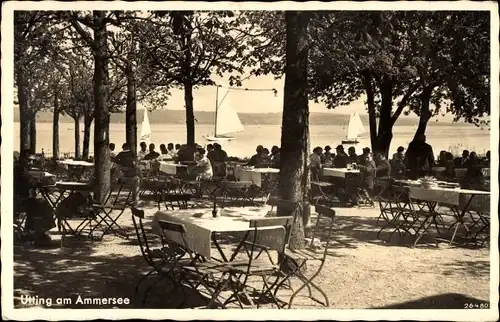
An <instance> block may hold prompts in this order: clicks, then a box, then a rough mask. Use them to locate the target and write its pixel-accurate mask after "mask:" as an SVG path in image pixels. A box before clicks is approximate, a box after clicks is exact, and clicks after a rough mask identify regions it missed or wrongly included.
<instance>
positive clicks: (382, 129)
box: [373, 76, 393, 158]
mask: <svg viewBox="0 0 500 322" xmlns="http://www.w3.org/2000/svg"><path fill="white" fill-rule="evenodd" d="M392 85H393V84H392V80H391V79H390V77H389V76H384V79H383V81H382V84H381V86H380V92H381V96H382V102H381V106H380V118H379V123H378V133H377V139H376V141H375V144H374V145H373V152H375V153H381V154H383V155H384V156H385V157H386V158H387V157H388V154H389V148H390V146H391V141H392V126H393V120H392V88H393V86H392Z"/></svg>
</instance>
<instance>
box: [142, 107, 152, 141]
mask: <svg viewBox="0 0 500 322" xmlns="http://www.w3.org/2000/svg"><path fill="white" fill-rule="evenodd" d="M150 138H151V126H150V125H149V116H148V110H147V109H144V116H143V118H142V127H141V141H145V142H146V143H149V141H150Z"/></svg>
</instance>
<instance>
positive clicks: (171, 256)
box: [131, 207, 185, 307]
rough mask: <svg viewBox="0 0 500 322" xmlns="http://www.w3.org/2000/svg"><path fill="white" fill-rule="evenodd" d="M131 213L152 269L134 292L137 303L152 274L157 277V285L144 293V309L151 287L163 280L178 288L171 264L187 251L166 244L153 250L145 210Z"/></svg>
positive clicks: (143, 253)
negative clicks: (146, 224)
mask: <svg viewBox="0 0 500 322" xmlns="http://www.w3.org/2000/svg"><path fill="white" fill-rule="evenodd" d="M131 211H132V222H133V223H134V229H135V233H136V236H137V241H138V242H139V247H140V250H141V254H142V256H143V258H144V260H145V261H146V263H147V264H148V266H149V267H150V268H151V269H150V270H149V272H148V273H147V274H145V275H144V276H143V277H141V279H140V280H139V281H138V282H137V284H136V287H135V292H134V298H135V301H136V302H139V296H138V294H139V289H140V286H141V285H142V284H143V283H144V282H145V280H146V279H147V278H148V277H149V276H150V275H151V274H154V273H155V274H156V275H157V280H156V281H155V283H152V284H150V285H149V286H148V287H147V289H146V290H145V292H144V295H143V298H142V302H141V304H142V306H143V307H144V305H145V304H146V300H147V296H148V294H149V291H150V290H151V287H152V286H156V285H157V284H158V282H159V281H160V280H161V279H167V280H169V281H170V282H171V283H172V287H175V286H176V284H177V280H176V279H175V275H174V274H173V270H172V265H171V264H170V265H169V263H172V262H175V261H177V260H178V259H179V258H182V257H183V256H184V255H185V251H184V250H183V249H181V248H179V247H177V248H173V247H165V245H164V244H163V245H162V246H163V247H162V248H161V249H160V248H156V249H152V248H151V247H150V243H149V241H148V234H147V233H146V230H145V229H144V225H143V220H144V210H140V209H137V208H135V207H132V208H131ZM169 246H170V245H169Z"/></svg>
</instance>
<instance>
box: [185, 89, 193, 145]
mask: <svg viewBox="0 0 500 322" xmlns="http://www.w3.org/2000/svg"><path fill="white" fill-rule="evenodd" d="M184 104H186V130H187V144H188V145H190V146H192V145H194V144H195V143H196V142H195V139H194V131H195V130H194V106H193V84H191V83H190V82H184Z"/></svg>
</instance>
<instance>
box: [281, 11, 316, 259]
mask: <svg viewBox="0 0 500 322" xmlns="http://www.w3.org/2000/svg"><path fill="white" fill-rule="evenodd" d="M309 17H310V14H309V13H308V12H297V11H287V12H286V13H285V21H286V37H287V39H286V66H285V89H284V92H285V94H284V104H283V121H282V134H281V148H282V149H283V150H282V152H281V153H282V154H281V165H280V175H279V193H280V196H281V198H283V199H285V200H291V201H296V202H299V203H302V202H303V201H304V200H305V199H306V198H307V181H308V171H307V169H308V168H307V164H308V162H307V161H308V154H309V151H308V135H309V105H308V104H309V102H308V95H307V58H308V50H307V46H308V44H307V26H308V24H309ZM283 213H284V212H283V211H282V210H281V209H279V208H278V215H281V214H283ZM303 247H304V222H303V215H302V212H301V213H299V214H298V218H295V221H294V226H293V227H292V232H291V237H290V248H292V249H300V248H303Z"/></svg>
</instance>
